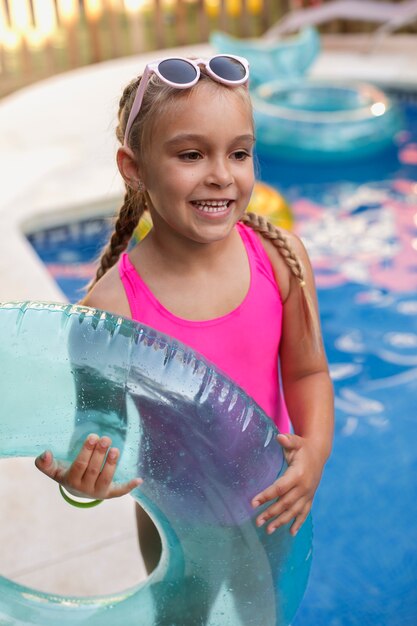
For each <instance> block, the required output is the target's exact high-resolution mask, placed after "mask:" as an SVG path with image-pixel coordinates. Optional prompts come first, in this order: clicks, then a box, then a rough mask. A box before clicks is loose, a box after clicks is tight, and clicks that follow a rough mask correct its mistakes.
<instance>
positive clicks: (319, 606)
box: [29, 102, 417, 626]
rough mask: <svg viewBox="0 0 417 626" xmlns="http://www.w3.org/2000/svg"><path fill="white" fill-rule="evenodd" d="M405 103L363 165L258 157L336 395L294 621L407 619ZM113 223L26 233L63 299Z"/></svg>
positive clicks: (415, 209)
mask: <svg viewBox="0 0 417 626" xmlns="http://www.w3.org/2000/svg"><path fill="white" fill-rule="evenodd" d="M402 108H403V112H404V129H403V131H401V132H400V133H399V135H398V136H397V137H396V140H395V145H393V147H392V148H391V149H389V150H387V151H386V152H385V153H384V154H381V155H379V156H378V157H375V158H374V159H372V160H371V161H369V160H368V161H358V162H355V163H346V164H342V163H340V162H339V163H338V164H337V165H333V164H328V165H324V164H320V166H317V167H315V165H314V164H312V163H308V164H305V165H303V164H301V163H300V164H298V165H295V164H294V163H292V164H289V163H285V162H284V161H279V160H274V161H272V160H271V159H269V158H266V157H265V158H264V157H263V156H262V152H261V151H260V152H259V155H258V156H259V163H260V170H261V178H262V179H263V180H265V181H266V182H268V183H270V184H273V185H275V186H276V187H277V188H278V189H279V190H280V191H281V192H282V193H283V194H284V195H285V197H286V198H287V199H288V200H289V201H290V203H291V205H292V208H293V211H294V216H295V221H296V231H297V232H298V233H299V234H300V235H301V236H302V238H303V240H304V241H305V243H306V245H307V248H308V250H309V253H310V256H311V259H312V262H313V266H314V268H315V273H316V281H317V287H318V294H319V301H320V310H321V319H322V325H323V332H324V338H325V344H326V350H327V354H328V358H329V363H330V368H331V373H332V378H333V381H334V385H335V395H336V434H335V443H334V450H333V454H332V457H331V459H330V461H329V462H328V465H327V467H326V470H325V473H324V476H323V480H322V483H321V486H320V489H319V491H318V493H317V496H316V499H315V503H314V508H313V518H314V522H315V540H314V559H313V569H312V573H311V578H310V582H309V586H308V589H307V592H306V595H305V598H304V601H303V603H302V605H301V607H300V610H299V612H298V614H297V617H296V619H295V621H294V623H293V626H351V625H352V626H353V625H355V626H368V625H369V626H415V625H416V624H417V585H416V581H417V524H416V515H417V480H416V476H417V447H416V445H415V442H416V441H417V417H416V411H415V405H416V400H415V399H416V398H417V105H416V104H413V103H412V102H410V103H406V102H404V103H403V104H402ZM109 230H110V225H109V223H108V221H106V220H105V219H94V220H88V221H85V222H81V223H77V224H73V225H67V226H63V227H60V228H54V229H50V230H49V231H43V232H42V233H36V234H32V235H31V236H30V237H29V239H30V241H31V243H32V245H33V246H34V248H35V250H36V251H37V252H38V254H39V255H40V257H41V258H42V260H43V261H44V262H45V263H46V265H47V267H48V268H49V270H50V272H51V273H52V275H53V276H54V277H55V279H56V281H57V282H58V284H59V285H60V287H61V288H62V290H63V291H64V292H65V293H66V295H67V297H68V298H69V300H71V301H76V300H77V299H79V298H80V297H81V296H82V287H83V285H85V282H86V281H87V280H88V279H89V278H90V277H91V275H92V272H93V268H94V260H95V258H96V257H97V255H98V253H99V251H100V249H101V247H102V245H103V244H104V243H105V241H106V240H107V239H108V235H109Z"/></svg>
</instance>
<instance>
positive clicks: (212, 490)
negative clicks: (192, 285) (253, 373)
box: [0, 302, 312, 626]
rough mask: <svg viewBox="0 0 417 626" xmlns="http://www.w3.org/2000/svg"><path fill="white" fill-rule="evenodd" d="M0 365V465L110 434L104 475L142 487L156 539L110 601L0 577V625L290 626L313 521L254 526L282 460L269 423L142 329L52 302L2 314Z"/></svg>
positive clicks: (70, 449)
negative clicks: (148, 568)
mask: <svg viewBox="0 0 417 626" xmlns="http://www.w3.org/2000/svg"><path fill="white" fill-rule="evenodd" d="M0 366H1V376H0V397H1V399H2V402H1V418H0V457H18V456H35V455H38V454H39V453H40V452H41V451H43V450H44V449H45V448H50V449H51V450H52V452H53V453H54V455H55V456H56V457H58V458H60V459H63V460H67V461H71V460H73V459H74V457H75V456H76V454H77V452H78V450H79V448H80V446H81V443H82V441H83V440H84V438H85V436H86V435H87V434H88V433H90V432H97V433H98V434H99V435H104V434H107V435H110V436H111V437H112V439H113V444H114V445H115V446H118V447H119V448H120V450H121V458H120V462H119V465H118V469H117V472H116V477H115V478H116V480H117V481H125V480H128V479H130V478H132V477H134V476H138V475H139V476H141V477H142V478H143V479H144V483H143V485H142V486H141V487H140V488H138V489H136V490H135V491H134V492H133V494H132V495H133V497H134V498H135V500H137V501H138V502H140V503H141V505H142V506H143V507H144V508H145V509H146V510H147V511H148V512H149V514H150V515H151V517H152V518H153V520H154V521H155V523H156V525H157V528H158V529H159V532H160V534H161V537H162V544H163V552H162V557H161V561H160V563H159V565H158V567H157V569H156V570H155V571H154V572H153V574H152V575H151V576H150V578H149V579H148V580H147V581H145V583H143V584H140V585H138V586H136V587H134V588H133V589H129V590H127V591H125V592H122V593H115V594H111V595H108V596H100V597H95V598H79V597H66V596H65V597H64V596H59V595H52V594H47V593H41V592H38V591H36V590H34V589H29V588H27V587H23V586H21V585H18V584H16V583H14V582H12V581H10V580H7V579H5V578H0V591H1V593H0V622H1V624H4V625H5V626H6V625H7V626H11V625H17V624H19V625H25V626H29V625H35V624H36V625H42V626H52V625H53V626H56V625H57V624H60V625H61V624H68V625H71V626H74V625H76V624H81V623H82V624H89V625H90V626H95V625H97V626H115V624H123V626H168V625H169V626H199V625H204V626H260V624H262V626H287V625H288V624H289V623H290V622H291V620H292V618H293V617H294V614H295V612H296V610H297V607H298V605H299V603H300V601H301V598H302V596H303V593H304V590H305V587H306V584H307V579H308V574H309V569H310V564H311V536H312V530H311V518H310V517H309V518H308V519H307V521H306V523H305V524H304V525H303V527H302V528H301V530H300V531H299V533H298V534H297V536H296V537H292V536H291V535H290V533H289V527H288V526H286V527H284V528H280V529H278V530H277V531H276V532H275V533H273V534H272V535H268V534H267V532H266V531H265V529H264V528H257V526H256V524H255V517H256V516H257V514H259V512H260V511H259V510H257V511H254V510H253V509H252V507H251V506H250V501H251V498H252V497H253V496H254V495H255V494H256V493H258V492H259V491H260V490H262V489H264V488H265V487H266V486H268V485H270V484H271V483H272V482H273V481H274V480H275V479H276V478H277V477H278V476H279V475H281V474H282V473H283V472H284V471H285V468H286V464H285V459H284V455H283V452H282V449H281V447H280V445H279V443H278V442H277V440H276V437H275V435H276V434H277V430H276V427H275V426H274V424H273V422H272V421H271V420H270V419H268V418H267V416H266V415H265V414H264V413H263V411H262V410H261V409H260V407H259V406H258V405H256V404H255V402H254V401H253V400H252V399H251V398H250V397H249V396H248V395H247V394H246V393H245V392H244V391H243V390H242V389H240V388H239V387H237V386H236V385H235V384H234V383H233V382H232V381H231V380H229V379H227V378H226V377H225V376H224V375H223V374H221V373H220V372H219V371H218V370H217V368H216V367H215V366H213V365H212V364H210V363H209V362H207V361H206V360H205V359H204V358H202V357H201V356H199V355H198V354H196V353H195V352H194V351H193V350H192V349H190V348H188V347H187V346H185V345H182V344H180V343H179V342H178V341H175V340H174V339H171V338H169V337H167V336H165V335H162V334H160V333H158V332H157V331H155V330H153V329H152V328H149V327H147V326H144V325H142V324H139V323H136V322H133V321H131V320H127V319H125V318H122V317H117V316H114V315H111V314H109V313H106V312H103V311H98V310H95V309H90V308H87V307H81V306H73V305H63V304H45V303H37V302H29V303H28V302H26V303H24V302H21V303H8V304H3V305H1V306H0ZM34 471H35V470H34ZM51 488H54V485H53V483H51ZM104 506H105V505H104ZM82 514H83V512H82V511H80V515H82Z"/></svg>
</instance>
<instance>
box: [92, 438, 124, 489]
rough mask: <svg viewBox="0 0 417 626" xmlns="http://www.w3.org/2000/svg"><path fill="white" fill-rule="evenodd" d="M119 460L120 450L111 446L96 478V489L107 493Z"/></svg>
mask: <svg viewBox="0 0 417 626" xmlns="http://www.w3.org/2000/svg"><path fill="white" fill-rule="evenodd" d="M118 460H119V450H118V449H117V448H110V449H109V451H108V454H107V458H106V462H105V463H104V466H103V468H102V470H101V472H100V474H99V476H98V478H97V480H96V484H95V486H96V489H97V490H98V491H99V492H102V493H107V491H108V489H109V487H110V485H111V483H112V480H113V476H114V472H115V471H116V466H117V461H118Z"/></svg>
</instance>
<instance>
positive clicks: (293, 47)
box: [210, 26, 320, 89]
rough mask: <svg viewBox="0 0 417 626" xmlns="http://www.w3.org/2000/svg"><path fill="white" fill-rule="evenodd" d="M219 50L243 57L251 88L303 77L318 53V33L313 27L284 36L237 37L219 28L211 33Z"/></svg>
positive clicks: (212, 40)
mask: <svg viewBox="0 0 417 626" xmlns="http://www.w3.org/2000/svg"><path fill="white" fill-rule="evenodd" d="M210 44H211V45H212V46H213V47H214V49H215V50H217V51H218V52H219V53H221V54H224V53H228V54H236V55H237V56H241V57H245V58H246V59H247V60H248V61H249V65H250V87H251V89H252V88H253V86H257V85H259V84H262V83H265V82H267V81H270V80H272V79H275V78H276V79H278V78H279V79H280V80H288V79H293V78H294V77H297V76H304V74H305V73H306V71H307V70H308V69H309V68H310V67H311V65H312V64H313V63H314V61H315V59H316V58H317V56H318V54H319V52H320V34H319V32H318V30H317V29H316V28H314V27H312V26H307V27H306V28H303V29H302V30H300V31H299V32H298V33H296V34H294V35H289V36H286V37H284V38H283V37H273V36H271V37H270V38H267V37H265V36H264V37H259V38H257V39H247V38H246V39H239V38H237V37H233V36H232V35H229V34H227V33H222V32H219V31H216V32H213V33H212V34H211V35H210Z"/></svg>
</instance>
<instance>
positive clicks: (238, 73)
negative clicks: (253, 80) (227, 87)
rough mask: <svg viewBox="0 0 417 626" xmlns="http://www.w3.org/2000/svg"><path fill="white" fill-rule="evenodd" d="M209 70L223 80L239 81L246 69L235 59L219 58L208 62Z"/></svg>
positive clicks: (243, 76)
mask: <svg viewBox="0 0 417 626" xmlns="http://www.w3.org/2000/svg"><path fill="white" fill-rule="evenodd" d="M209 65H210V69H211V71H212V72H214V74H216V76H218V77H219V78H223V79H224V80H230V81H236V82H237V81H239V80H242V79H243V78H245V76H246V68H245V66H244V65H243V64H242V63H241V62H240V61H238V60H237V59H232V58H231V57H227V56H221V57H215V58H214V59H211V60H210V63H209Z"/></svg>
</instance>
